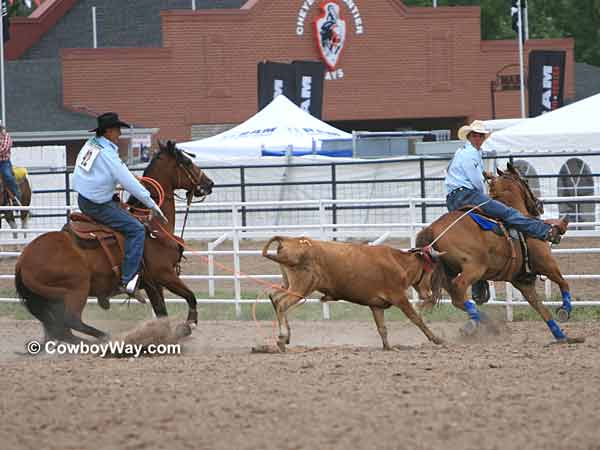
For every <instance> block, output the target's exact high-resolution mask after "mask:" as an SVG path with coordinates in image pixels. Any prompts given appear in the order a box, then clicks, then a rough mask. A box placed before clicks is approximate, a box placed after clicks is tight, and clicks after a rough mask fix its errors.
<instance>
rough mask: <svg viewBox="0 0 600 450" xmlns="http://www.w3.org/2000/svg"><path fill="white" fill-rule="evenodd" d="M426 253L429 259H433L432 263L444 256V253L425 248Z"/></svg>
mask: <svg viewBox="0 0 600 450" xmlns="http://www.w3.org/2000/svg"><path fill="white" fill-rule="evenodd" d="M427 251H428V252H429V254H430V255H431V258H433V260H434V261H437V260H438V259H439V258H440V257H441V256H444V255H445V254H446V252H438V251H437V250H436V249H435V248H433V247H427Z"/></svg>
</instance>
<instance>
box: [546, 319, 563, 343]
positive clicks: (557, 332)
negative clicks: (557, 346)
mask: <svg viewBox="0 0 600 450" xmlns="http://www.w3.org/2000/svg"><path fill="white" fill-rule="evenodd" d="M546 324H547V325H548V328H550V331H552V334H553V335H554V337H555V338H556V339H565V338H566V337H567V336H566V335H565V333H563V331H562V330H561V329H560V327H559V326H558V324H557V323H556V322H555V321H554V319H550V320H549V321H548V322H546Z"/></svg>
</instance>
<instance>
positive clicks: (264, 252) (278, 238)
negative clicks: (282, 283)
mask: <svg viewBox="0 0 600 450" xmlns="http://www.w3.org/2000/svg"><path fill="white" fill-rule="evenodd" d="M284 239H285V238H284V237H282V236H273V237H272V238H271V239H269V241H268V242H267V243H266V244H265V246H264V247H263V249H262V255H263V256H264V257H265V258H267V259H270V260H271V261H275V262H277V263H279V264H285V261H283V260H282V259H281V258H280V257H279V250H281V247H282V244H283V241H284ZM275 241H277V242H278V243H279V245H278V246H277V254H276V255H273V254H269V253H268V252H269V247H270V246H271V244H272V243H273V242H275Z"/></svg>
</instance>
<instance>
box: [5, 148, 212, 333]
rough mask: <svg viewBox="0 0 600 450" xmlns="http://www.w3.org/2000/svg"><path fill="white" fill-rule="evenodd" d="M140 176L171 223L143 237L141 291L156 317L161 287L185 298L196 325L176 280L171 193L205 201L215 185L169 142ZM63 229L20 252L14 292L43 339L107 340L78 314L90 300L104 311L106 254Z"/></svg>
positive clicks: (111, 278)
mask: <svg viewBox="0 0 600 450" xmlns="http://www.w3.org/2000/svg"><path fill="white" fill-rule="evenodd" d="M144 177H149V178H153V179H154V180H156V181H157V182H158V183H160V186H162V189H163V190H164V202H163V204H162V205H161V208H162V210H163V212H164V213H165V215H166V216H167V218H168V219H169V224H168V230H167V231H168V232H163V233H160V235H159V237H157V238H152V237H148V235H147V237H146V240H145V244H144V267H143V272H142V282H141V283H142V284H141V287H142V288H143V289H145V290H146V292H147V294H148V297H149V299H150V302H151V304H152V308H153V309H154V312H155V314H156V315H157V316H166V315H167V309H166V306H165V302H164V297H163V296H162V288H163V287H164V288H167V289H168V290H169V291H171V292H173V293H174V294H176V295H180V296H181V297H183V298H185V299H186V301H187V303H188V307H189V311H188V321H189V322H193V323H197V320H198V313H197V311H196V306H197V302H196V296H195V295H194V293H193V292H192V291H191V290H190V289H189V288H188V287H187V286H186V285H185V284H184V283H183V282H182V281H181V279H180V278H179V275H178V265H179V261H180V259H181V256H182V253H183V247H182V246H181V245H180V243H178V242H176V239H174V237H173V236H172V235H171V232H172V230H173V229H174V222H175V206H174V198H173V194H174V191H175V190H176V189H185V190H187V191H188V193H190V194H191V195H195V196H206V195H208V194H210V193H211V192H212V187H213V182H212V180H211V179H210V178H209V177H208V176H207V175H206V174H205V173H204V172H202V170H200V168H199V167H197V166H196V165H195V164H194V163H193V162H192V160H191V159H190V158H189V157H188V156H187V155H186V154H185V153H184V152H182V151H181V150H178V149H177V148H176V147H175V144H174V143H173V142H171V141H169V142H168V143H167V144H166V146H165V145H163V144H162V143H161V144H160V151H159V152H158V153H157V154H156V155H155V156H154V158H153V159H152V161H151V162H150V164H149V165H148V167H147V168H146V170H145V171H144ZM154 195H155V194H154V193H153V196H154ZM67 228H68V225H67V226H65V228H63V230H61V231H52V232H49V233H45V234H42V235H41V236H38V237H37V238H36V239H34V240H33V241H31V242H30V243H29V244H28V245H27V246H26V247H25V248H24V249H23V252H22V253H21V255H20V256H19V258H18V260H17V264H16V266H15V284H16V288H17V292H18V293H19V296H20V297H21V298H22V299H23V303H24V304H25V306H26V307H27V309H28V310H29V311H30V312H31V314H33V315H34V316H35V317H36V318H38V319H39V320H40V321H41V322H42V324H43V325H44V330H45V332H46V338H47V339H58V340H73V339H75V337H74V336H73V334H72V330H75V331H79V332H81V333H85V334H88V335H91V336H94V337H97V338H106V337H107V334H106V333H104V332H103V331H100V330H98V329H96V328H94V327H91V326H90V325H87V324H85V323H83V321H82V320H81V314H82V311H83V309H84V307H85V305H86V303H87V299H88V297H90V296H91V297H97V298H98V301H99V303H100V304H101V306H103V307H104V308H108V307H109V303H108V298H109V297H110V295H111V294H112V293H113V292H115V289H116V286H117V283H118V281H119V280H118V278H117V276H116V275H115V272H114V271H113V270H112V268H111V264H110V262H109V260H108V258H107V256H106V255H105V253H104V251H103V250H102V249H101V248H100V247H98V246H94V247H92V248H90V246H84V245H81V244H80V243H78V239H77V238H76V237H74V236H73V235H72V233H70V232H69V230H68V229H67Z"/></svg>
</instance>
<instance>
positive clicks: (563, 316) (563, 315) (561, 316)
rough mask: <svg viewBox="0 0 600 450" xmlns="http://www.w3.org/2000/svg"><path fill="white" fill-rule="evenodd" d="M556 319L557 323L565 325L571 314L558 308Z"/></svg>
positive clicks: (564, 309)
mask: <svg viewBox="0 0 600 450" xmlns="http://www.w3.org/2000/svg"><path fill="white" fill-rule="evenodd" d="M556 318H557V319H558V321H559V322H561V323H565V322H567V321H568V320H569V319H570V318H571V313H570V312H569V311H567V309H566V308H563V307H562V306H560V307H558V308H557V309H556Z"/></svg>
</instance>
